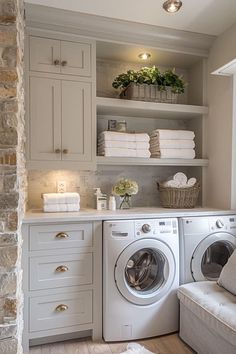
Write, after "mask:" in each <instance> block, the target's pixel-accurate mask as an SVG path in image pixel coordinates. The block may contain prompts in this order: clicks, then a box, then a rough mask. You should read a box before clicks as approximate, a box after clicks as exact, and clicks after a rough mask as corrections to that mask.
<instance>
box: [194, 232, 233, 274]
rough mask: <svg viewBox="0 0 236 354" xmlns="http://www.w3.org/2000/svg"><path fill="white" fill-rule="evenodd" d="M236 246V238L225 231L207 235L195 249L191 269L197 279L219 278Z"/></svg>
mask: <svg viewBox="0 0 236 354" xmlns="http://www.w3.org/2000/svg"><path fill="white" fill-rule="evenodd" d="M235 248H236V238H235V237H234V236H233V235H231V234H229V233H225V232H218V233H215V234H212V235H209V236H208V237H206V238H205V239H204V240H203V241H202V242H201V243H200V244H199V245H198V246H197V248H196V249H195V251H194V253H193V256H192V260H191V271H192V275H193V279H194V280H195V281H201V280H217V279H218V278H219V276H220V272H221V270H222V268H223V266H224V265H225V263H226V262H227V261H228V258H229V257H230V256H231V254H232V253H233V251H234V249H235Z"/></svg>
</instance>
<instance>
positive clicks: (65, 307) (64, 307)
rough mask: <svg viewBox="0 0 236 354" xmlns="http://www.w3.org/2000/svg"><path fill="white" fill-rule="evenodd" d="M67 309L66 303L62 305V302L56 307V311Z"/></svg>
mask: <svg viewBox="0 0 236 354" xmlns="http://www.w3.org/2000/svg"><path fill="white" fill-rule="evenodd" d="M66 310H68V306H67V305H64V304H60V305H58V306H57V307H56V311H57V312H63V311H66Z"/></svg>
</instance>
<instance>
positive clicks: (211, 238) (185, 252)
mask: <svg viewBox="0 0 236 354" xmlns="http://www.w3.org/2000/svg"><path fill="white" fill-rule="evenodd" d="M179 236H180V283H181V284H185V283H189V282H193V281H202V280H217V279H218V278H219V275H220V272H221V270H222V268H223V266H224V265H225V263H226V262H227V261H228V258H229V257H230V255H231V254H232V253H233V251H234V249H235V248H236V215H228V216H202V217H200V216H199V217H198V216H197V217H190V218H180V219H179Z"/></svg>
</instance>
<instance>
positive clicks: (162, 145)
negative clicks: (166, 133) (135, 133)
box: [150, 137, 195, 149]
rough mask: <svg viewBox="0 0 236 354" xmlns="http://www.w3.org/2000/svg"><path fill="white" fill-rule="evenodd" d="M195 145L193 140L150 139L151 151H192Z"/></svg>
mask: <svg viewBox="0 0 236 354" xmlns="http://www.w3.org/2000/svg"><path fill="white" fill-rule="evenodd" d="M194 147H195V143H194V141H193V140H190V139H189V140H174V139H169V140H162V139H160V140H159V139H158V138H157V137H151V139H150V148H151V149H157V148H159V149H193V148H194Z"/></svg>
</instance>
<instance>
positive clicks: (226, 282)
mask: <svg viewBox="0 0 236 354" xmlns="http://www.w3.org/2000/svg"><path fill="white" fill-rule="evenodd" d="M218 284H219V285H220V286H223V288H225V289H226V290H228V291H230V292H231V293H232V294H233V295H236V250H235V251H234V252H233V253H232V254H231V256H230V257H229V259H228V262H227V263H226V265H225V266H224V267H223V269H222V271H221V273H220V277H219V279H218Z"/></svg>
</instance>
